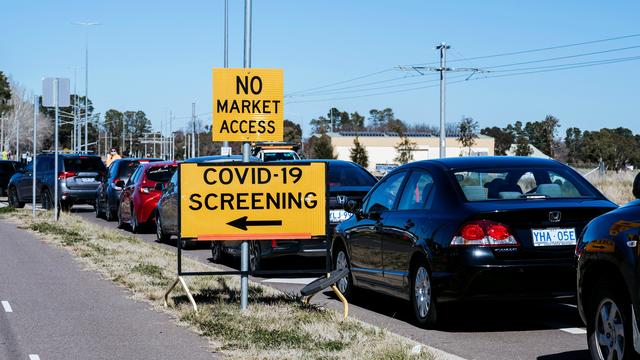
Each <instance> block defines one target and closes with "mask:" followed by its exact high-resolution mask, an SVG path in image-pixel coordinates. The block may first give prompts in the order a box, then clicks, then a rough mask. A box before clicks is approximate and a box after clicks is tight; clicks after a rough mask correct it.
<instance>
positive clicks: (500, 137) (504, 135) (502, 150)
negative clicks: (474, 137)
mask: <svg viewBox="0 0 640 360" xmlns="http://www.w3.org/2000/svg"><path fill="white" fill-rule="evenodd" d="M480 134H482V135H486V136H491V137H492V138H493V140H494V152H495V154H496V155H502V156H504V155H507V150H509V149H510V148H511V145H512V144H513V143H514V142H515V136H514V134H513V133H512V132H509V131H507V130H506V129H501V128H499V127H497V126H494V127H486V128H484V129H482V130H480Z"/></svg>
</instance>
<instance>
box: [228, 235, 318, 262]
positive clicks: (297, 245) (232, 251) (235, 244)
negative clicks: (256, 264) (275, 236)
mask: <svg viewBox="0 0 640 360" xmlns="http://www.w3.org/2000/svg"><path fill="white" fill-rule="evenodd" d="M240 244H241V242H240V241H224V242H223V243H222V249H223V251H224V252H226V253H227V254H229V255H232V256H240ZM260 246H261V250H262V257H263V258H277V257H280V256H288V255H297V256H302V257H310V258H321V257H325V255H326V241H325V239H306V240H261V241H260Z"/></svg>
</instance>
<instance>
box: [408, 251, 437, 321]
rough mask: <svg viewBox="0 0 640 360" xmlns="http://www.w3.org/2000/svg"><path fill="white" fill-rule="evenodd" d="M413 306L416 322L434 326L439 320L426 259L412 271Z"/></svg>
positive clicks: (411, 299)
mask: <svg viewBox="0 0 640 360" xmlns="http://www.w3.org/2000/svg"><path fill="white" fill-rule="evenodd" d="M410 301H411V308H412V310H413V315H414V319H415V322H416V324H418V325H419V326H421V327H424V328H432V327H434V326H435V325H436V322H437V310H436V301H435V296H434V294H433V282H432V281H431V274H430V273H429V269H428V267H427V264H426V261H424V260H420V261H419V262H417V263H416V264H415V266H413V269H412V271H411V298H410Z"/></svg>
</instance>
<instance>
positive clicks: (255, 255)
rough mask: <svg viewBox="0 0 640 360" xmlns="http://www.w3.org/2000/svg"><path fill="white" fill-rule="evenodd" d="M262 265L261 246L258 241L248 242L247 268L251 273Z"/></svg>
mask: <svg viewBox="0 0 640 360" xmlns="http://www.w3.org/2000/svg"><path fill="white" fill-rule="evenodd" d="M241 256H242V255H241ZM261 267H262V248H261V247H260V242H259V241H251V242H250V243H249V270H250V271H251V272H252V273H253V272H256V271H259V270H260V269H261Z"/></svg>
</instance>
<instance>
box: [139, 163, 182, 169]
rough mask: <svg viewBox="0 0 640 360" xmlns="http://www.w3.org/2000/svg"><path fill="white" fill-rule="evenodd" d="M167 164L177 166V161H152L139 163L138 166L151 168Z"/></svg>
mask: <svg viewBox="0 0 640 360" xmlns="http://www.w3.org/2000/svg"><path fill="white" fill-rule="evenodd" d="M167 165H176V166H178V163H177V162H175V161H152V162H148V163H144V164H140V166H142V167H144V168H145V169H148V168H152V167H163V166H167Z"/></svg>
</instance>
